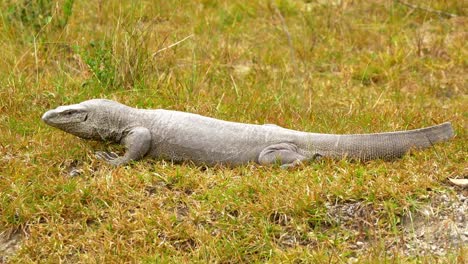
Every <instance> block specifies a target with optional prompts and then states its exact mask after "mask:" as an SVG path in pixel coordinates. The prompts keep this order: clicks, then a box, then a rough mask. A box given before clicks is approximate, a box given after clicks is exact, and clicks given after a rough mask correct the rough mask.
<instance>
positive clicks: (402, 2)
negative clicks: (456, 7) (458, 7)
mask: <svg viewBox="0 0 468 264" xmlns="http://www.w3.org/2000/svg"><path fill="white" fill-rule="evenodd" d="M396 2H397V3H399V4H401V5H404V6H407V7H409V8H412V9H419V10H422V11H425V12H429V13H435V14H437V15H439V16H443V17H457V15H455V14H452V13H449V12H445V11H440V10H435V9H432V8H429V7H422V6H418V5H413V4H410V3H407V2H405V1H400V0H396Z"/></svg>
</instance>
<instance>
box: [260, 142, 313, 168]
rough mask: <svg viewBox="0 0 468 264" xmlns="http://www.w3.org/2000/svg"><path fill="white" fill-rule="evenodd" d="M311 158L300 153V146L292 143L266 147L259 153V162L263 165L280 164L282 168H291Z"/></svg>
mask: <svg viewBox="0 0 468 264" xmlns="http://www.w3.org/2000/svg"><path fill="white" fill-rule="evenodd" d="M308 159H309V158H308V157H306V156H304V155H302V154H300V153H299V151H298V147H297V146H296V145H294V144H292V143H279V144H274V145H271V146H268V147H266V148H265V149H263V150H262V152H260V154H259V155H258V163H260V164H262V165H268V164H275V163H277V164H280V165H281V168H284V169H286V168H290V167H294V166H296V165H299V164H301V163H302V161H305V160H308Z"/></svg>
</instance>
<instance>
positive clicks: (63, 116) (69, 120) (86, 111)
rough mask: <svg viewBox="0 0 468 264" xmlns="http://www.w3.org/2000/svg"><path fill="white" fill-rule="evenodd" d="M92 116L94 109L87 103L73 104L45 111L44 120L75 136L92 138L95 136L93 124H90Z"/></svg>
mask: <svg viewBox="0 0 468 264" xmlns="http://www.w3.org/2000/svg"><path fill="white" fill-rule="evenodd" d="M92 116H93V114H92V109H90V108H89V107H87V106H86V105H83V104H73V105H65V106H59V107H57V108H55V109H52V110H49V111H47V112H45V113H44V115H42V121H44V122H45V123H46V124H48V125H50V126H53V127H55V128H58V129H60V130H63V131H65V132H67V133H70V134H73V135H75V136H78V137H81V138H84V139H91V138H94V137H95V135H94V134H95V132H94V129H93V128H92V127H93V126H92V124H90V121H91V120H90V119H91V118H92Z"/></svg>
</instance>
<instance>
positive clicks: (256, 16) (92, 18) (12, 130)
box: [0, 0, 468, 263]
mask: <svg viewBox="0 0 468 264" xmlns="http://www.w3.org/2000/svg"><path fill="white" fill-rule="evenodd" d="M412 3H413V4H416V5H421V6H425V7H430V8H432V9H437V10H444V11H446V12H450V13H453V14H457V15H458V17H452V18H448V17H444V16H441V15H439V14H436V13H433V12H428V11H424V10H420V9H413V8H410V7H408V6H405V5H402V4H399V3H398V1H346V0H344V1H290V0H282V1H209V0H205V1H175V0H166V1H73V0H60V1H49V0H43V1H26V0H10V1H3V2H1V3H0V18H1V20H0V39H1V41H0V50H1V51H2V54H1V56H0V61H1V62H0V67H1V70H0V195H1V198H0V232H5V233H19V234H21V236H22V239H21V242H20V243H21V248H20V249H19V250H18V251H16V253H15V254H13V255H10V257H9V258H8V261H11V262H12V263H28V262H30V263H32V262H46V263H56V262H69V263H75V262H83V263H113V262H116V263H117V262H143V263H159V262H179V263H180V262H202V263H203V262H214V263H228V262H231V263H239V262H245V263H252V262H271V263H287V262H300V261H303V262H305V263H346V262H349V261H358V262H360V263H367V262H370V263H374V262H379V261H385V262H392V263H393V262H396V263H401V262H414V263H419V262H424V263H432V262H443V263H445V262H451V263H456V262H460V263H461V262H463V261H466V248H467V247H466V244H464V245H463V244H462V245H461V246H460V245H459V246H458V247H447V249H446V251H445V254H444V255H442V256H440V255H437V254H431V253H430V252H427V253H425V254H413V255H411V254H410V255H406V254H405V253H404V248H405V245H406V241H407V240H408V238H406V237H405V236H404V234H406V233H404V232H403V231H402V228H401V222H402V221H401V219H402V218H403V217H405V216H406V215H408V213H414V212H417V211H418V208H420V207H421V206H422V205H423V204H424V203H425V202H427V200H428V198H427V197H428V195H429V194H431V195H432V194H433V193H443V194H444V195H445V194H447V195H454V192H456V191H458V192H460V190H455V191H454V190H452V189H449V188H448V187H447V184H446V179H447V178H448V177H466V175H467V146H468V144H467V136H466V119H467V116H468V108H467V106H468V101H467V82H466V77H467V70H466V69H467V66H468V65H467V58H468V57H467V46H466V41H467V35H466V29H467V23H468V22H467V19H466V6H464V5H463V1H442V0H437V1H436V0H433V1H412ZM186 37H188V38H187V39H186V40H184V41H183V42H180V43H178V44H177V45H175V46H172V47H170V48H168V49H165V50H163V49H164V48H165V47H168V46H170V45H171V44H173V43H176V42H177V41H180V40H182V39H184V38H186ZM158 51H159V52H158ZM90 98H109V99H113V100H117V101H120V102H122V103H125V104H128V105H131V106H136V107H140V108H167V109H175V110H181V111H189V112H195V113H199V114H203V115H207V116H211V117H216V118H221V119H226V120H232V121H239V122H249V123H258V124H263V123H273V124H278V125H280V126H284V127H288V128H292V129H297V130H305V131H314V132H324V133H368V132H380V131H392V130H404V129H411V128H419V127H423V126H428V125H433V124H437V123H441V122H444V121H451V122H452V124H453V126H454V129H455V132H456V134H457V136H456V137H455V138H454V139H453V140H451V141H450V142H447V143H443V144H439V145H437V146H435V147H434V148H431V149H428V150H425V151H418V152H414V153H412V154H410V155H407V156H405V157H404V158H402V159H400V160H396V161H394V162H384V161H372V162H366V163H359V162H348V161H345V160H342V161H332V160H324V161H322V162H318V163H312V164H309V165H307V166H304V167H301V168H298V169H293V170H289V171H285V170H282V169H280V168H278V167H262V166H257V165H253V164H252V165H248V166H242V167H239V168H222V167H219V168H218V167H215V168H205V167H197V166H194V165H192V164H190V163H187V164H171V163H170V162H164V161H150V160H144V161H140V162H136V163H135V164H132V165H130V166H125V167H119V168H113V167H110V166H108V165H106V164H105V163H103V162H101V161H98V160H96V159H95V157H94V155H93V153H94V151H96V150H102V149H116V148H115V147H113V146H108V145H106V144H102V143H96V142H86V141H84V140H80V139H78V138H76V137H73V136H71V135H68V134H65V133H63V132H61V131H59V130H56V129H53V128H51V127H48V126H46V125H45V124H43V123H42V122H41V120H40V117H41V115H42V113H43V112H44V111H46V110H48V109H51V108H54V107H56V106H59V105H63V104H69V103H77V102H80V101H82V100H85V99H90ZM71 170H78V171H80V172H81V173H80V174H79V175H78V176H76V177H70V176H69V175H70V171H71ZM356 202H358V203H359V204H360V205H359V206H358V207H356V208H357V209H358V212H356V223H363V224H359V225H351V226H350V225H345V224H343V223H341V222H340V221H337V219H336V218H335V216H336V215H334V214H331V213H330V205H335V207H334V208H335V209H336V208H341V207H340V206H338V207H337V206H336V205H340V204H343V205H346V204H348V205H349V204H355V203H356ZM344 207H346V206H343V208H344ZM346 208H349V206H347V207H346ZM367 223H372V224H367ZM16 237H17V236H15V238H16ZM449 244H450V241H448V245H449ZM356 245H358V246H356ZM362 245H366V246H365V248H362ZM0 248H1V247H0ZM5 252H6V251H3V253H2V254H6V253H5ZM8 254H10V253H8ZM0 260H1V258H0Z"/></svg>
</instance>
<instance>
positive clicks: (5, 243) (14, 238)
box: [0, 231, 22, 263]
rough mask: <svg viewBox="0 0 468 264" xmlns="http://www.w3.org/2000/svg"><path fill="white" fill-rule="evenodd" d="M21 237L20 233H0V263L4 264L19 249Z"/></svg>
mask: <svg viewBox="0 0 468 264" xmlns="http://www.w3.org/2000/svg"><path fill="white" fill-rule="evenodd" d="M21 241H22V235H21V233H20V232H13V233H11V232H6V231H4V232H2V233H0V263H6V262H7V260H8V258H9V257H10V256H12V255H14V254H15V253H16V251H17V250H18V249H19V248H20V246H21Z"/></svg>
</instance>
